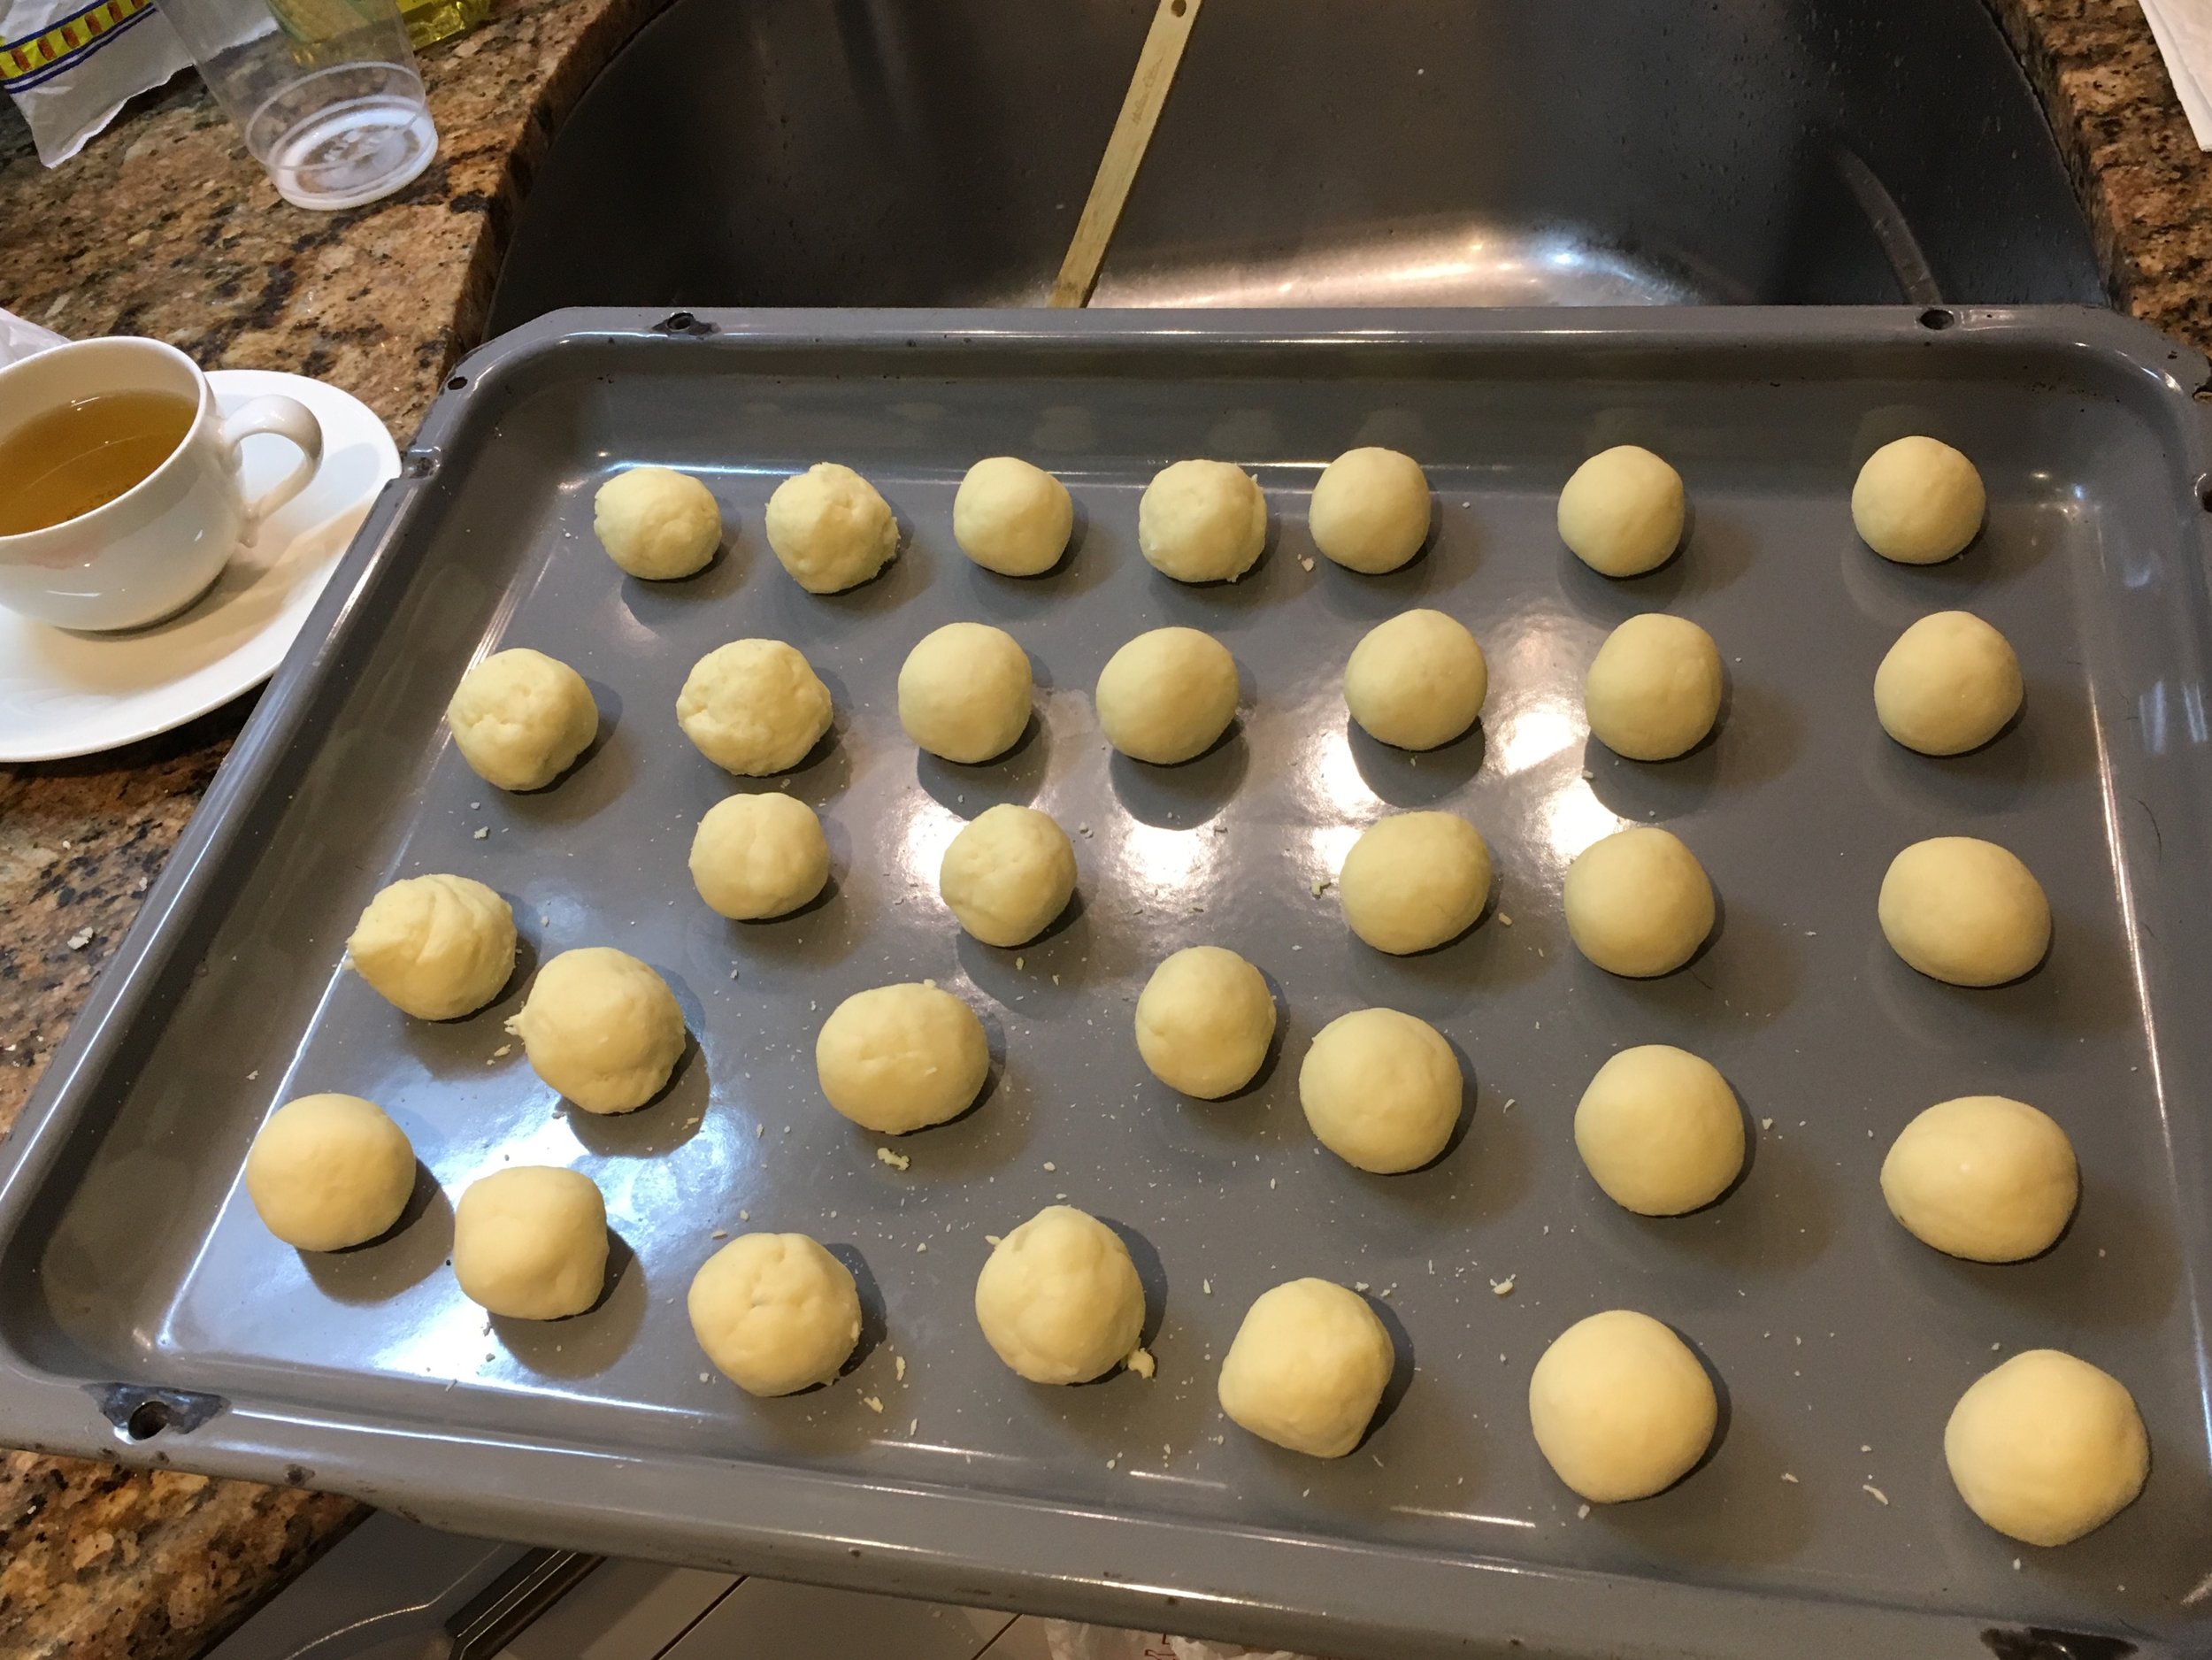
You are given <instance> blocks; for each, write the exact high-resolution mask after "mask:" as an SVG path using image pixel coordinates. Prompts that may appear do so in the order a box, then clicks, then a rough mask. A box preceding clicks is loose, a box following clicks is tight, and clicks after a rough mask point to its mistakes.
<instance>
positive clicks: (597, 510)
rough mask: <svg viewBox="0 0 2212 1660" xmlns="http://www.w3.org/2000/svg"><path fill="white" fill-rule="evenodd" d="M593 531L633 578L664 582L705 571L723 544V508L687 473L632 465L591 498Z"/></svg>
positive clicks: (601, 544) (600, 542) (602, 486)
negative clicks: (715, 551) (715, 552)
mask: <svg viewBox="0 0 2212 1660" xmlns="http://www.w3.org/2000/svg"><path fill="white" fill-rule="evenodd" d="M591 528H592V532H593V534H595V535H596V536H597V537H598V538H599V545H600V546H601V547H603V548H604V549H606V550H607V557H609V558H610V559H612V560H613V561H614V562H615V563H616V564H617V565H620V566H621V567H622V568H623V569H624V570H625V571H627V572H628V573H630V574H631V575H632V576H641V577H644V578H645V579H647V580H649V581H654V582H665V581H668V580H671V579H672V578H675V577H680V576H689V575H691V574H692V573H694V572H695V571H701V570H703V569H705V568H706V564H707V561H708V560H710V559H711V558H713V557H714V550H715V549H717V548H718V547H720V546H721V545H722V510H721V509H720V508H718V507H717V506H716V505H715V504H714V495H713V492H711V491H710V490H709V489H708V488H707V487H706V486H705V485H703V484H702V483H700V482H699V480H696V479H695V478H693V477H692V476H691V475H690V474H689V473H672V472H671V471H669V469H668V468H666V467H632V468H631V469H630V470H629V471H628V472H626V473H617V474H615V476H614V477H612V478H611V479H609V480H607V481H606V482H605V483H604V484H603V485H601V486H600V487H599V494H598V495H596V496H594V497H592V503H591Z"/></svg>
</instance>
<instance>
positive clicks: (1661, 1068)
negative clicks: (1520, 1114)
mask: <svg viewBox="0 0 2212 1660" xmlns="http://www.w3.org/2000/svg"><path fill="white" fill-rule="evenodd" d="M1575 1150H1576V1151H1577V1152H1578V1153H1580V1154H1581V1155H1582V1162H1583V1164H1584V1165H1585V1166H1586V1167H1587V1169H1588V1170H1589V1172H1590V1174H1591V1176H1592V1177H1593V1178H1594V1179H1595V1180H1596V1182H1597V1184H1598V1186H1599V1187H1602V1188H1603V1189H1604V1190H1605V1195H1606V1197H1607V1198H1609V1199H1610V1200H1612V1201H1613V1203H1616V1204H1617V1205H1619V1206H1621V1207H1622V1209H1624V1210H1633V1211H1635V1212H1636V1213H1637V1214H1639V1215H1640V1216H1680V1215H1682V1214H1683V1213H1684V1212H1685V1211H1688V1210H1696V1209H1697V1208H1698V1207H1699V1206H1701V1205H1706V1204H1710V1203H1712V1202H1713V1201H1714V1200H1716V1199H1717V1198H1719V1197H1720V1195H1722V1194H1724V1193H1725V1192H1727V1191H1728V1184H1729V1183H1730V1182H1732V1181H1733V1180H1736V1175H1737V1172H1740V1170H1742V1169H1743V1154H1744V1129H1743V1111H1742V1109H1741V1108H1740V1107H1739V1106H1738V1105H1737V1104H1736V1092H1735V1091H1734V1090H1732V1089H1731V1088H1730V1087H1728V1080H1726V1079H1724V1078H1723V1077H1722V1076H1721V1075H1720V1072H1718V1070H1717V1069H1716V1068H1715V1067H1714V1065H1713V1064H1712V1063H1711V1062H1710V1061H1708V1060H1704V1059H1702V1058H1701V1057H1698V1056H1695V1055H1693V1054H1691V1053H1690V1052H1689V1051H1688V1050H1687V1049H1676V1048H1674V1047H1673V1046H1672V1045H1671V1044H1666V1043H1646V1044H1642V1045H1640V1046H1639V1047H1637V1048H1635V1049H1623V1050H1621V1051H1620V1053H1618V1054H1617V1055H1615V1056H1614V1057H1612V1058H1611V1059H1610V1060H1609V1061H1607V1062H1606V1063H1605V1064H1604V1065H1602V1066H1601V1067H1599V1068H1598V1071H1597V1076H1596V1077H1594V1078H1593V1079H1591V1080H1590V1087H1588V1088H1587V1089H1586V1090H1584V1091H1583V1092H1582V1100H1581V1102H1580V1103H1579V1104H1578V1105H1577V1106H1576V1108H1575Z"/></svg>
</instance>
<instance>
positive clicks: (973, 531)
mask: <svg viewBox="0 0 2212 1660" xmlns="http://www.w3.org/2000/svg"><path fill="white" fill-rule="evenodd" d="M1074 529H1075V503H1074V502H1073V501H1071V499H1070V498H1069V496H1068V487H1067V486H1066V485H1064V484H1063V483H1061V482H1060V480H1057V479H1056V478H1054V477H1053V476H1052V474H1050V473H1047V472H1046V471H1045V470H1044V469H1043V468H1042V467H1038V466H1032V465H1030V464H1029V463H1028V462H1026V461H1024V460H1022V459H1021V458H1020V457H1018V456H992V457H987V459H985V460H982V461H979V462H977V463H976V464H975V465H973V466H972V467H970V468H969V469H968V475H967V477H965V478H964V479H962V480H960V490H959V493H958V494H957V495H956V496H954V497H953V498H952V538H953V540H954V541H955V542H958V543H959V544H960V551H961V552H963V553H964V554H966V555H967V556H968V557H970V558H971V559H973V560H974V561H975V562H976V563H977V564H978V565H981V566H982V567H983V568H984V569H985V570H987V571H996V572H997V573H999V574H1000V575H1001V576H1041V575H1042V574H1043V573H1045V572H1047V571H1049V570H1050V569H1052V567H1053V566H1054V565H1057V564H1059V563H1060V556H1061V555H1062V554H1064V553H1065V552H1066V551H1067V549H1068V537H1069V536H1070V535H1071V534H1072V533H1073V532H1074Z"/></svg>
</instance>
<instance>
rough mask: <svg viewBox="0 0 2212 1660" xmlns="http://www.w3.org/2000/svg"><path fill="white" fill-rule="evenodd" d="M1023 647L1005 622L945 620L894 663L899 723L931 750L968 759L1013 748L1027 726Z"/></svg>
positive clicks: (1027, 693)
mask: <svg viewBox="0 0 2212 1660" xmlns="http://www.w3.org/2000/svg"><path fill="white" fill-rule="evenodd" d="M1029 697H1030V675H1029V654H1028V653H1027V652H1025V651H1024V650H1023V649H1021V647H1020V646H1019V645H1018V643H1016V642H1015V639H1014V636H1013V635H1011V634H1008V633H1007V632H1006V630H1004V629H1003V628H994V627H992V626H990V625H989V624H988V623H973V622H956V623H947V624H946V625H945V626H943V627H942V628H939V629H936V630H934V631H933V632H932V633H930V634H924V635H923V636H922V638H921V640H920V641H919V642H918V643H917V644H916V645H915V647H914V649H912V650H911V651H910V652H908V653H907V654H906V661H905V663H904V664H902V665H901V666H900V668H899V725H901V726H903V727H905V728H906V735H907V736H908V737H910V738H911V739H913V740H914V742H916V743H917V744H918V745H919V746H920V747H921V748H923V749H926V750H928V751H929V752H930V753H931V754H932V755H936V756H941V757H944V758H945V759H946V760H948V761H958V762H961V763H963V764H964V765H974V764H976V763H977V762H979V761H988V760H993V759H995V757H999V756H1002V755H1003V754H1005V753H1006V751H1007V750H1009V749H1012V748H1013V747H1014V743H1015V741H1016V740H1017V739H1018V738H1019V737H1020V736H1021V735H1022V729H1023V728H1024V727H1025V726H1028V725H1029Z"/></svg>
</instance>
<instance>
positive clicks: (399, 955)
mask: <svg viewBox="0 0 2212 1660" xmlns="http://www.w3.org/2000/svg"><path fill="white" fill-rule="evenodd" d="M346 955H347V956H348V957H349V958H351V959H352V962H353V968H354V972H356V973H357V974H358V975H360V976H361V978H362V979H364V980H367V981H368V982H369V984H370V986H372V987H373V988H374V989H375V990H376V991H377V993H378V994H379V995H381V996H382V997H383V998H384V1000H385V1001H386V1002H387V1003H391V1004H393V1005H394V1006H395V1007H396V1008H398V1009H400V1010H402V1011H404V1012H406V1013H408V1014H411V1015H413V1016H414V1017H415V1018H417V1019H418V1020H451V1019H455V1018H458V1017H459V1016H462V1015H465V1014H473V1013H474V1012H475V1011H477V1010H479V1009H481V1008H482V1007H483V1006H484V1005H485V1004H486V1003H489V1002H491V1001H492V999H493V998H495V997H496V996H498V995H499V994H500V990H501V988H503V987H504V986H505V985H506V983H507V977H508V976H509V975H511V974H512V973H513V972H515V913H514V912H513V911H511V910H509V909H508V907H507V902H506V901H505V900H503V899H502V898H501V897H500V896H499V895H497V894H495V893H494V892H492V890H491V889H490V888H487V887H485V886H484V884H483V883H481V882H478V881H472V880H469V879H468V878H467V877H465V876H410V877H407V878H405V879H404V880H400V881H396V882H394V883H392V884H391V885H390V886H389V887H388V888H382V889H380V890H379V891H378V893H377V895H376V897H375V898H373V899H372V900H370V901H369V906H368V909H367V910H365V911H363V912H362V913H361V920H360V921H358V922H357V923H355V924H354V925H353V935H352V937H351V938H350V939H349V940H348V941H346Z"/></svg>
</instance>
